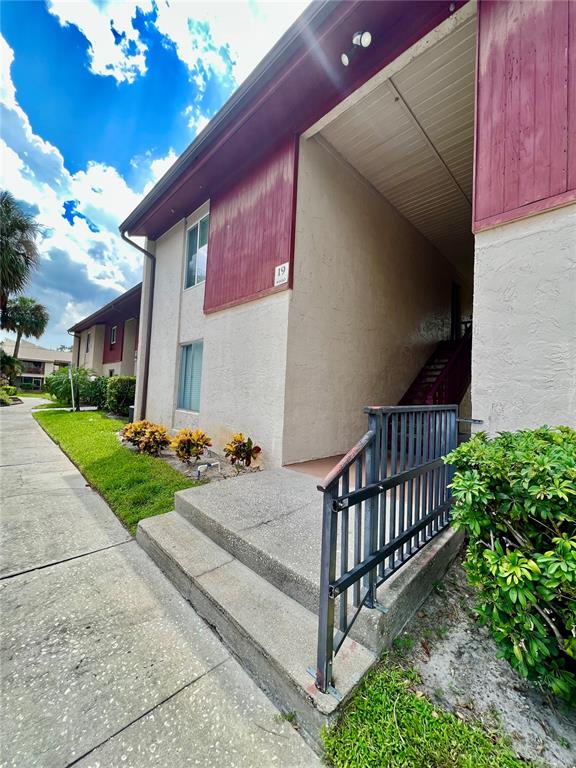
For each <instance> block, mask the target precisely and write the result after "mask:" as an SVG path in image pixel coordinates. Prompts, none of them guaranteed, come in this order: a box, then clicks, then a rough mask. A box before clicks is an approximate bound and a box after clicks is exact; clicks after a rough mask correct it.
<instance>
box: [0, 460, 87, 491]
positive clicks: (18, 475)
mask: <svg viewBox="0 0 576 768" xmlns="http://www.w3.org/2000/svg"><path fill="white" fill-rule="evenodd" d="M88 487H89V486H88V483H87V482H86V480H85V478H84V477H82V475H81V474H80V472H78V470H77V469H76V467H75V466H74V464H72V462H71V461H69V460H68V459H67V458H66V457H65V456H64V454H61V458H60V459H57V460H56V461H48V462H44V463H43V464H41V465H39V466H36V465H33V464H20V465H18V466H15V467H0V489H1V491H0V495H1V498H2V499H4V500H6V499H9V498H10V497H12V496H21V495H22V494H38V493H43V494H46V493H49V492H50V491H56V490H65V489H71V488H88Z"/></svg>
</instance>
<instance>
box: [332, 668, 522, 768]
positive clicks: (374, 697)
mask: <svg viewBox="0 0 576 768" xmlns="http://www.w3.org/2000/svg"><path fill="white" fill-rule="evenodd" d="M418 682H419V679H418V674H417V673H416V672H415V671H414V670H411V669H405V668H404V667H402V666H401V665H400V664H399V663H398V662H396V661H393V660H392V659H391V658H390V657H385V658H384V660H383V661H382V663H381V664H380V665H379V666H378V667H377V668H376V669H374V670H373V671H372V672H371V673H369V674H368V675H367V676H366V678H365V679H364V680H363V682H362V683H361V684H360V687H359V688H358V690H357V692H356V693H355V695H354V697H353V699H352V701H351V702H350V704H349V705H348V706H347V707H346V710H345V712H344V714H343V716H342V717H341V719H340V721H339V722H338V723H337V725H336V726H335V727H334V728H332V729H331V730H329V731H325V733H324V748H325V750H326V756H327V758H328V760H329V761H330V763H331V764H332V765H333V766H334V768H527V763H525V762H524V761H523V760H520V759H519V758H517V757H516V756H515V754H514V752H513V751H512V750H511V749H510V748H509V747H508V745H507V744H506V743H505V741H504V740H503V739H502V738H501V737H500V736H498V735H492V734H488V733H487V732H486V731H484V730H483V729H482V728H481V727H480V726H475V725H470V724H469V723H465V722H463V721H462V720H459V719H458V718H457V717H455V716H454V715H452V714H450V713H449V712H445V711H443V710H440V709H437V708H435V707H434V705H433V704H432V703H431V702H430V701H428V699H426V698H425V697H424V696H423V694H421V693H419V692H418V690H417V685H418Z"/></svg>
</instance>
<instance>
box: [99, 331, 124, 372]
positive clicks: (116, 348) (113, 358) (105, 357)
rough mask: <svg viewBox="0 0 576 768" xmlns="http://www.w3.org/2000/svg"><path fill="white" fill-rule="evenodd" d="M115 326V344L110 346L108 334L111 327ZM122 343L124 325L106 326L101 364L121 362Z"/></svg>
mask: <svg viewBox="0 0 576 768" xmlns="http://www.w3.org/2000/svg"><path fill="white" fill-rule="evenodd" d="M114 325H116V328H117V330H116V343H115V344H112V345H111V344H110V333H111V332H112V326H114ZM123 342H124V323H122V322H119V323H111V324H110V325H106V332H105V334H104V351H103V353H102V362H103V363H119V362H121V360H122V344H123Z"/></svg>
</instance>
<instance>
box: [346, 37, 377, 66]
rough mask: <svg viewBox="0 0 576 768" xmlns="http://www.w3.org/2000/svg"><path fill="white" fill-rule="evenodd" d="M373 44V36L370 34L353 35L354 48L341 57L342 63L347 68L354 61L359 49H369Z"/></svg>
mask: <svg viewBox="0 0 576 768" xmlns="http://www.w3.org/2000/svg"><path fill="white" fill-rule="evenodd" d="M371 42H372V35H371V34H370V32H356V33H355V34H354V35H352V47H351V48H350V50H348V51H347V52H346V53H343V54H342V56H340V61H341V62H342V64H343V65H344V66H345V67H347V66H348V64H350V62H351V61H352V57H353V56H354V54H355V53H356V51H357V50H358V49H359V48H368V46H369V45H370V43H371Z"/></svg>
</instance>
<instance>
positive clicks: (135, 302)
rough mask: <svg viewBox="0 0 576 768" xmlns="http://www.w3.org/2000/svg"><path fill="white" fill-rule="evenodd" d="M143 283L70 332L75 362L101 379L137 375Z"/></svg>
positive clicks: (87, 318) (81, 322)
mask: <svg viewBox="0 0 576 768" xmlns="http://www.w3.org/2000/svg"><path fill="white" fill-rule="evenodd" d="M141 292H142V284H141V283H138V285H135V286H134V288H130V290H129V291H126V293H123V294H122V295H121V296H118V298H116V299H114V300H113V301H111V302H110V303H109V304H106V305H105V306H104V307H102V308H101V309H99V310H98V311H97V312H94V314H92V315H90V317H86V318H84V320H81V321H80V322H79V323H76V325H74V326H72V328H70V329H69V331H68V333H73V334H74V346H73V350H72V363H73V365H74V366H75V367H78V368H88V369H90V370H91V371H94V373H96V374H97V375H98V376H134V374H135V373H136V359H137V355H138V324H139V318H140V300H141Z"/></svg>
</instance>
